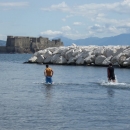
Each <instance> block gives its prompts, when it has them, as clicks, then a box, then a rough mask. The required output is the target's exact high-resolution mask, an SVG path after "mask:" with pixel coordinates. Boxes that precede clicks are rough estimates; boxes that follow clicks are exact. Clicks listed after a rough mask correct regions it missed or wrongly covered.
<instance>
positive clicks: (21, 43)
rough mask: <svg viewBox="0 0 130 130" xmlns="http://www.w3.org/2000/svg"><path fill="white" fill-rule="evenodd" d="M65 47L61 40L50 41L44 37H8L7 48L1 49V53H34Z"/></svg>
mask: <svg viewBox="0 0 130 130" xmlns="http://www.w3.org/2000/svg"><path fill="white" fill-rule="evenodd" d="M59 46H63V42H61V40H60V39H53V40H52V41H50V40H49V39H48V38H44V37H23V36H7V41H6V46H5V47H2V46H1V47H0V53H34V52H36V51H39V50H43V49H46V48H48V47H59Z"/></svg>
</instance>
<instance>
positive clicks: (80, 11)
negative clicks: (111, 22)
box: [42, 0, 130, 16]
mask: <svg viewBox="0 0 130 130" xmlns="http://www.w3.org/2000/svg"><path fill="white" fill-rule="evenodd" d="M42 10H43V11H57V10H60V11H63V12H68V13H69V14H71V15H72V14H73V15H82V16H88V15H98V14H102V13H104V12H117V13H128V14H129V13H130V0H124V1H121V2H114V3H106V4H95V3H90V4H84V5H79V6H72V7H71V6H69V5H67V4H66V3H65V2H62V3H59V4H57V5H51V6H50V7H47V8H42Z"/></svg>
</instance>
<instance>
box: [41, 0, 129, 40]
mask: <svg viewBox="0 0 130 130" xmlns="http://www.w3.org/2000/svg"><path fill="white" fill-rule="evenodd" d="M42 10H43V11H53V12H54V11H59V12H62V13H63V12H64V13H66V18H64V19H62V21H66V19H67V22H69V20H68V19H69V18H72V17H77V16H79V17H83V19H82V21H81V20H80V21H81V22H79V21H76V22H73V25H83V26H84V27H85V24H83V23H86V25H87V27H85V28H86V32H87V34H85V33H84V34H83V33H82V34H81V35H80V33H81V30H77V32H78V33H76V31H75V32H74V26H73V27H72V28H73V29H71V28H70V26H68V28H67V26H65V27H62V28H61V31H62V35H65V36H68V37H71V38H72V37H74V38H76V37H79V36H80V37H84V36H99V37H104V36H112V35H118V34H121V33H130V18H129V17H128V15H129V14H130V0H122V1H119V2H113V3H104V4H96V3H90V4H83V5H72V6H69V5H67V4H66V3H65V2H62V3H59V4H57V5H51V6H50V7H47V8H42ZM84 19H85V21H84ZM67 31H68V32H67Z"/></svg>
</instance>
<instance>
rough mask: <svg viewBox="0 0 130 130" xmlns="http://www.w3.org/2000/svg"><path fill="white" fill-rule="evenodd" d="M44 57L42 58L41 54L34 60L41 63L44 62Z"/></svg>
mask: <svg viewBox="0 0 130 130" xmlns="http://www.w3.org/2000/svg"><path fill="white" fill-rule="evenodd" d="M44 59H45V58H44V56H43V55H38V56H37V60H36V62H37V63H43V62H44Z"/></svg>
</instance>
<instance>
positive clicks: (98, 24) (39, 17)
mask: <svg viewBox="0 0 130 130" xmlns="http://www.w3.org/2000/svg"><path fill="white" fill-rule="evenodd" d="M123 33H130V0H0V40H6V39H7V36H8V35H11V36H30V37H31V36H33V37H39V36H43V37H48V38H50V39H52V38H55V37H60V36H63V37H67V38H70V39H84V38H88V37H100V38H102V37H109V36H115V35H119V34H123Z"/></svg>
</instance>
